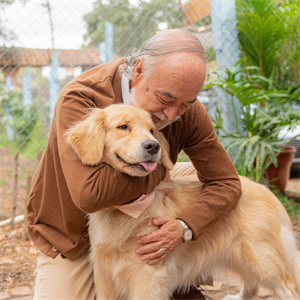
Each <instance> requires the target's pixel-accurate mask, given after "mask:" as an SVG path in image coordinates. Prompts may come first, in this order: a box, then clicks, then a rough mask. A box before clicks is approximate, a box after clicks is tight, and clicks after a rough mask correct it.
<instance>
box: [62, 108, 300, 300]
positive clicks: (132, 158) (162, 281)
mask: <svg viewBox="0 0 300 300" xmlns="http://www.w3.org/2000/svg"><path fill="white" fill-rule="evenodd" d="M123 125H126V126H123ZM122 126H123V127H122ZM67 136H68V137H67V139H68V142H69V143H70V144H71V146H72V147H73V149H74V150H75V151H76V153H77V154H78V156H79V157H80V158H81V160H82V162H83V163H84V164H87V165H95V164H97V163H99V162H100V161H101V162H105V163H107V164H109V165H111V166H112V167H113V168H115V169H116V170H118V171H120V172H124V173H127V174H129V175H130V176H146V175H147V174H149V172H148V171H147V170H145V169H144V168H143V166H141V165H139V163H140V162H144V161H146V160H152V161H155V162H158V161H161V163H162V164H163V165H164V166H165V167H166V168H168V169H170V168H172V163H171V161H170V160H169V158H168V152H167V151H168V149H167V147H168V145H167V143H166V141H165V139H164V137H163V136H162V134H161V133H160V132H158V131H157V130H156V129H155V126H154V125H153V123H152V120H151V117H150V115H149V114H148V113H147V112H145V111H143V110H141V109H138V108H136V107H133V106H125V105H112V106H109V107H107V108H106V109H104V110H102V109H94V110H93V111H92V112H91V113H90V114H89V115H88V116H87V118H85V119H84V120H83V121H81V122H79V123H78V124H76V125H75V126H74V127H73V128H71V129H70V130H69V131H68V133H67ZM145 140H147V141H149V140H152V141H159V143H160V145H161V148H160V150H159V151H158V153H156V154H154V155H153V157H150V156H149V153H148V152H149V151H148V150H147V149H145V148H144V147H143V146H142V143H143V142H144V141H145ZM120 158H122V160H121V159H120ZM123 160H125V161H126V162H127V163H125V162H124V161H123ZM241 182H242V189H243V194H242V196H241V198H240V200H239V202H238V204H237V205H236V206H235V207H234V208H233V209H232V210H231V211H230V212H229V213H228V214H227V215H226V216H225V217H224V218H223V219H221V220H220V221H218V222H217V223H215V224H214V225H212V226H211V227H210V228H209V229H208V230H207V231H206V232H205V233H204V234H203V235H202V236H201V237H200V238H198V239H197V240H196V241H192V242H188V243H183V244H181V245H179V246H178V247H177V248H176V249H175V250H174V251H173V252H171V253H170V254H168V255H167V256H166V257H165V258H164V259H163V260H162V261H160V262H159V263H158V264H156V265H152V266H150V265H148V264H147V263H145V262H142V261H141V260H140V256H138V255H136V254H135V249H136V248H137V247H138V246H139V244H138V243H137V240H138V238H139V237H140V236H143V235H146V234H149V233H151V232H153V231H155V230H156V229H157V227H155V226H154V225H152V223H151V220H152V218H154V217H156V216H159V215H169V216H171V217H173V218H176V217H177V216H178V215H179V214H180V213H181V212H183V211H185V210H187V209H188V207H189V206H191V205H192V204H193V203H194V202H195V201H196V200H197V199H198V198H199V196H200V194H201V193H202V191H203V185H202V184H201V183H200V182H199V181H198V179H197V177H196V176H188V177H182V178H176V179H172V181H171V192H170V195H169V196H165V194H164V193H163V192H162V191H163V189H164V188H165V184H166V183H161V184H160V185H158V186H157V187H156V189H155V193H156V194H155V199H154V201H153V203H152V204H151V205H150V206H149V207H148V208H147V209H146V210H145V211H144V212H143V213H142V215H141V216H140V217H139V218H138V219H134V218H132V217H130V216H128V215H126V214H124V213H123V212H121V211H119V210H118V209H116V208H113V207H111V208H107V209H103V210H101V211H98V212H96V213H93V214H90V216H89V217H90V226H89V232H90V239H91V261H92V263H93V264H94V276H95V285H96V293H97V299H113V300H117V299H137V300H142V299H147V300H148V299H153V300H158V299H159V300H167V299H169V297H170V296H171V295H172V293H173V292H174V290H175V289H176V288H178V287H183V288H188V287H189V286H191V285H196V284H197V283H198V282H199V280H200V279H201V280H203V279H205V278H207V277H208V276H211V275H213V274H215V273H216V272H218V271H222V270H231V271H233V272H235V273H238V274H239V275H240V276H241V278H242V279H243V280H244V287H243V289H242V290H241V292H240V293H239V294H238V295H236V296H232V295H227V296H226V297H225V298H224V299H226V300H233V299H235V300H250V299H255V298H256V297H257V294H258V289H259V286H262V287H266V288H270V289H272V290H273V291H274V293H275V295H276V296H277V297H278V298H279V299H280V300H298V299H299V292H300V278H299V258H298V255H297V249H296V245H295V240H294V237H293V233H292V228H291V222H290V219H289V217H288V215H287V213H286V211H285V209H284V208H283V206H282V205H281V203H280V202H279V200H278V199H277V198H276V197H275V196H274V195H273V194H272V193H271V192H270V191H269V190H268V189H267V188H266V187H264V186H262V185H259V184H257V183H254V182H252V181H251V180H249V179H247V178H244V177H241Z"/></svg>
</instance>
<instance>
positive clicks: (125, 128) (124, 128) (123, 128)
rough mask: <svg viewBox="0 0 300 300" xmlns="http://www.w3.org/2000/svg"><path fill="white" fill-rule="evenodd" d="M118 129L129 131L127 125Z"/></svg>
mask: <svg viewBox="0 0 300 300" xmlns="http://www.w3.org/2000/svg"><path fill="white" fill-rule="evenodd" d="M117 128H118V129H121V130H127V129H128V126H127V125H121V126H118V127H117Z"/></svg>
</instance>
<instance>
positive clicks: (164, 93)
mask: <svg viewBox="0 0 300 300" xmlns="http://www.w3.org/2000/svg"><path fill="white" fill-rule="evenodd" d="M162 94H163V95H164V96H166V97H169V98H172V99H174V100H178V98H177V97H175V96H173V95H172V94H171V93H170V92H163V93H162ZM196 101H197V98H195V99H194V100H192V101H188V102H187V103H191V104H192V103H195V102H196Z"/></svg>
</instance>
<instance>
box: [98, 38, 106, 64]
mask: <svg viewBox="0 0 300 300" xmlns="http://www.w3.org/2000/svg"><path fill="white" fill-rule="evenodd" d="M99 48H100V64H105V63H106V62H107V60H106V44H105V42H102V43H100V44H99Z"/></svg>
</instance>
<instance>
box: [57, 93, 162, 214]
mask: <svg viewBox="0 0 300 300" xmlns="http://www.w3.org/2000/svg"><path fill="white" fill-rule="evenodd" d="M92 97H93V93H92V91H89V92H85V94H83V93H82V92H75V91H72V93H71V94H68V92H66V93H65V94H64V93H63V94H62V95H61V96H60V99H59V100H60V102H59V103H58V105H57V107H56V118H55V119H54V120H53V121H54V122H55V125H56V127H55V130H56V134H57V141H58V145H57V147H58V155H59V157H60V162H61V166H62V169H63V174H64V179H65V180H66V182H67V186H68V189H69V192H70V194H71V196H72V200H73V202H74V203H75V205H76V206H77V207H78V208H79V209H81V210H82V211H84V212H87V213H92V212H95V211H97V210H100V209H103V208H107V207H109V206H114V205H121V204H124V203H127V202H129V201H131V200H134V199H136V198H138V197H139V196H141V195H142V194H147V193H149V192H150V191H152V190H153V189H154V187H155V186H156V185H157V184H158V183H159V182H160V181H161V180H162V179H163V178H164V177H165V168H164V167H163V166H161V165H159V166H158V167H157V170H155V171H154V172H152V173H151V174H150V175H149V176H147V177H144V178H141V177H130V176H128V175H126V174H122V173H120V172H118V171H116V170H114V169H113V168H112V167H110V166H108V165H106V164H103V163H100V164H99V165H97V166H92V167H91V166H85V165H83V164H82V162H81V161H80V159H79V157H78V156H77V154H75V152H74V151H73V149H72V148H71V146H70V145H69V144H67V142H66V136H65V133H66V131H67V130H68V129H69V128H70V127H71V126H72V125H74V122H77V121H79V120H81V119H82V118H83V117H84V116H85V115H86V114H87V113H88V109H89V108H93V107H95V103H94V102H93V101H92ZM53 140H55V139H53ZM54 148H55V147H54ZM87 151H88V149H87Z"/></svg>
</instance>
